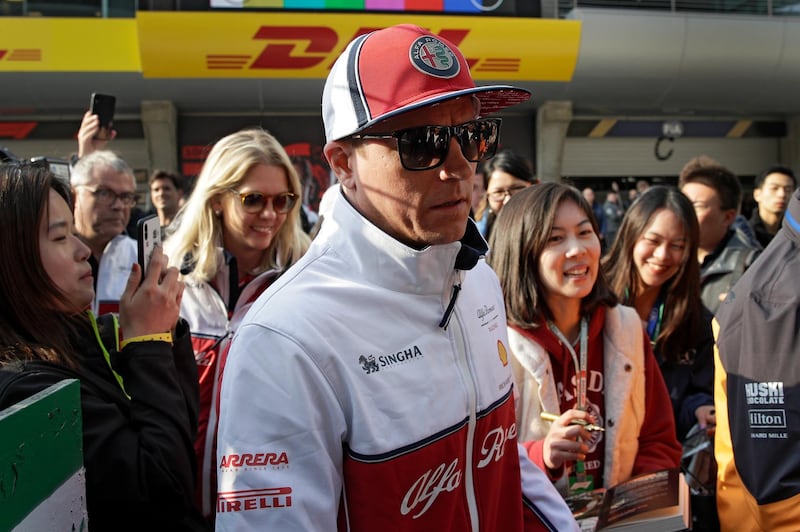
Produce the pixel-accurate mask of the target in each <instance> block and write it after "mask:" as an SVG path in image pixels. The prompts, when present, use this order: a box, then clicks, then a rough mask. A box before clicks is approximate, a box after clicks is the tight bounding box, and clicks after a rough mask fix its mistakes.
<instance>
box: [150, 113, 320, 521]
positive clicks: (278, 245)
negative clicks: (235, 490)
mask: <svg viewBox="0 0 800 532" xmlns="http://www.w3.org/2000/svg"><path fill="white" fill-rule="evenodd" d="M301 191H302V189H301V185H300V179H299V177H298V175H297V172H296V171H295V169H294V166H293V165H292V162H291V160H290V159H289V156H288V154H287V153H286V151H285V150H284V149H283V147H282V146H281V145H280V143H278V141H277V140H276V139H275V137H273V136H272V135H270V134H269V133H267V132H266V131H264V130H262V129H244V130H242V131H238V132H236V133H233V134H231V135H228V136H227V137H224V138H222V139H220V140H219V141H218V142H217V143H216V144H214V146H213V147H212V148H211V151H210V152H209V154H208V158H207V159H206V162H205V164H204V165H203V169H202V170H201V171H200V175H199V176H198V178H197V184H196V186H195V189H194V191H193V192H192V194H191V196H190V197H189V199H188V201H187V202H186V204H185V205H184V206H183V208H182V209H181V211H180V212H179V214H178V220H177V223H178V228H177V229H176V231H175V233H174V234H173V235H172V236H169V237H168V238H167V240H166V241H165V244H164V245H165V247H166V249H167V252H168V253H169V255H170V257H172V264H173V265H175V266H178V267H180V269H181V273H182V274H183V279H184V281H185V282H186V291H185V293H184V297H183V301H182V304H181V316H182V317H183V318H185V319H186V320H187V321H188V322H189V326H190V328H191V331H192V345H193V347H194V353H195V359H196V361H197V366H198V373H199V379H200V426H199V430H198V434H197V438H196V440H195V452H196V454H197V460H198V464H199V472H200V482H199V486H198V490H199V491H198V494H197V497H198V501H199V503H200V504H201V508H202V511H203V515H204V516H206V518H208V519H209V520H210V521H212V522H213V519H214V515H215V514H214V508H215V503H216V494H217V485H216V484H217V483H216V470H217V469H216V466H217V464H216V429H217V411H218V404H217V400H218V398H219V390H218V386H219V384H220V382H221V381H222V370H223V367H224V364H225V357H226V355H227V352H228V348H229V345H230V340H231V338H232V337H233V333H234V332H235V330H236V327H237V325H238V324H239V322H240V321H241V319H242V318H243V317H244V315H245V313H246V312H247V310H248V309H249V308H250V305H251V304H252V303H253V302H254V301H255V300H256V298H257V297H258V296H259V295H260V294H261V293H262V292H263V291H264V290H266V289H267V287H268V286H269V285H270V284H272V282H273V281H274V280H275V279H276V278H277V277H278V275H280V274H281V273H282V272H284V271H285V270H286V269H287V268H288V267H289V266H291V265H292V264H294V263H295V262H296V261H297V260H298V259H299V258H300V257H301V256H302V255H303V253H305V251H306V249H308V245H309V243H310V240H309V238H308V236H307V235H306V234H305V233H304V232H303V230H302V228H301V224H300V201H299V200H300V197H301V193H302V192H301Z"/></svg>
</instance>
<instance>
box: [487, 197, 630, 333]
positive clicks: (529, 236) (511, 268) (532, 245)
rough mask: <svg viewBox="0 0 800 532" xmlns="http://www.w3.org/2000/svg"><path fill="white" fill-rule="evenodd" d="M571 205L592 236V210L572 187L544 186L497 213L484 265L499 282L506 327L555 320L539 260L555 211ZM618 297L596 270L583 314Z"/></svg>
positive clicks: (612, 304)
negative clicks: (583, 217) (581, 215)
mask: <svg viewBox="0 0 800 532" xmlns="http://www.w3.org/2000/svg"><path fill="white" fill-rule="evenodd" d="M567 201H571V202H573V203H575V204H577V205H578V207H579V208H580V209H581V210H582V211H583V212H584V213H585V214H586V216H587V217H588V218H589V220H590V221H591V223H592V228H593V229H594V232H595V234H596V235H597V236H598V238H599V236H600V231H599V228H598V226H597V220H595V218H594V215H593V214H592V208H591V206H590V205H589V204H588V203H587V202H586V200H585V199H584V198H583V195H582V194H581V193H580V191H579V190H578V189H576V188H574V187H571V186H568V185H563V184H560V183H544V184H541V185H536V186H535V187H528V188H526V189H524V190H521V191H520V192H518V193H516V194H514V195H513V196H512V197H511V199H510V200H509V201H508V203H507V204H506V206H505V207H503V210H501V211H500V214H498V215H497V221H496V223H495V228H494V230H493V231H492V236H491V244H490V250H491V251H490V252H489V255H488V259H487V260H488V262H489V264H490V265H491V266H492V268H494V271H495V272H496V273H497V276H498V278H499V279H500V286H501V288H502V289H503V296H504V297H505V301H506V314H507V318H508V321H509V323H511V324H512V325H516V326H518V327H523V328H532V327H536V326H538V325H541V324H543V323H544V322H545V320H548V319H553V314H552V312H551V311H550V309H549V308H548V306H547V303H546V299H545V294H544V288H543V286H542V280H541V274H540V272H539V258H540V257H541V255H542V252H543V251H544V248H545V246H546V245H547V242H548V240H549V238H550V232H551V230H552V229H553V222H554V220H555V217H556V211H557V210H558V207H559V206H560V205H561V204H562V203H564V202H567ZM616 303H617V298H616V297H615V296H614V294H613V293H612V292H611V290H610V289H609V288H608V285H607V283H606V280H605V277H604V275H603V272H602V270H601V269H600V268H598V272H597V280H596V281H595V283H594V286H593V287H592V291H591V292H590V293H589V295H587V296H586V297H584V298H583V300H582V301H581V314H582V315H589V314H591V313H592V312H593V311H594V310H595V309H596V308H597V307H598V306H599V305H607V306H610V307H613V306H614V305H616Z"/></svg>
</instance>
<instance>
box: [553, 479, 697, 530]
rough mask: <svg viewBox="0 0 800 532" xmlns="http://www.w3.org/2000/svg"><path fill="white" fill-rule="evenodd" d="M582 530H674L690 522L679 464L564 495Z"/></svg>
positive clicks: (687, 501)
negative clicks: (619, 481)
mask: <svg viewBox="0 0 800 532" xmlns="http://www.w3.org/2000/svg"><path fill="white" fill-rule="evenodd" d="M567 504H568V505H569V507H570V509H571V510H572V514H573V515H574V516H575V519H576V520H577V521H578V524H579V525H580V527H581V530H582V531H587V532H594V531H600V530H619V531H622V530H636V531H637V532H638V531H641V532H676V531H679V530H688V529H689V528H690V526H691V520H692V518H691V509H690V496H689V487H688V485H687V484H686V479H685V478H684V477H683V474H682V473H681V472H680V469H679V468H674V469H664V470H662V471H656V472H654V473H644V474H642V475H638V476H636V477H633V478H630V479H628V480H626V481H625V482H621V483H620V484H617V485H616V486H613V487H611V488H608V489H603V488H600V489H596V490H593V491H589V492H586V493H579V494H576V495H573V496H570V497H568V498H567Z"/></svg>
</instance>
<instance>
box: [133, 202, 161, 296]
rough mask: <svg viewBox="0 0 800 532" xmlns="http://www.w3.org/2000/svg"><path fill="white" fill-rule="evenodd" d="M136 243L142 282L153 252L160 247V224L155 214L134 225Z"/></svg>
mask: <svg viewBox="0 0 800 532" xmlns="http://www.w3.org/2000/svg"><path fill="white" fill-rule="evenodd" d="M136 241H137V243H138V245H139V266H140V267H141V268H142V280H144V277H145V275H147V270H148V268H149V267H150V259H151V258H152V256H153V250H154V249H155V248H156V246H160V245H161V222H159V220H158V215H157V214H151V215H149V216H145V217H144V218H141V219H140V220H139V221H138V222H137V223H136Z"/></svg>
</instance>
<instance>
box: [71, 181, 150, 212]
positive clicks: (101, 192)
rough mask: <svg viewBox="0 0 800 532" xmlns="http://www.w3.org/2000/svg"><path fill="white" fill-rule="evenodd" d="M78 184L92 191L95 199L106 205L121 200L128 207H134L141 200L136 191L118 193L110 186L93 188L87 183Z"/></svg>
mask: <svg viewBox="0 0 800 532" xmlns="http://www.w3.org/2000/svg"><path fill="white" fill-rule="evenodd" d="M78 186H79V187H81V188H85V189H86V190H88V191H89V192H91V194H92V196H94V199H96V200H97V201H98V202H99V203H102V204H104V205H113V204H114V202H115V201H117V200H120V201H121V202H122V204H123V205H125V206H126V207H133V206H134V205H136V202H137V201H139V195H138V194H136V193H135V192H122V193H119V194H118V193H116V192H114V191H113V190H111V189H110V188H104V187H97V188H92V187H89V186H87V185H78Z"/></svg>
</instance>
